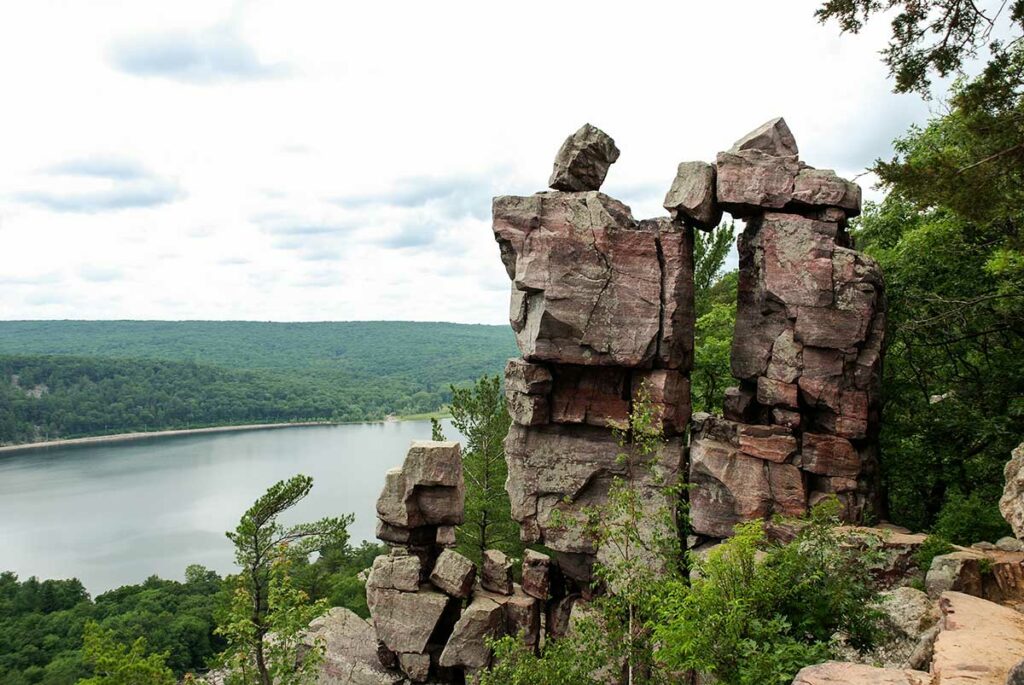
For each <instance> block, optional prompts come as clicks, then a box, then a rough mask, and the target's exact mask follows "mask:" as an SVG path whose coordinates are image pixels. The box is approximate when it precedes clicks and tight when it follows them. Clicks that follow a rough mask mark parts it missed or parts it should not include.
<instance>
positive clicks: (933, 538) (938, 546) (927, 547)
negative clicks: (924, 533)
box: [914, 535, 953, 573]
mask: <svg viewBox="0 0 1024 685" xmlns="http://www.w3.org/2000/svg"><path fill="white" fill-rule="evenodd" d="M952 551H953V545H951V544H950V542H949V540H947V539H946V538H944V537H941V536H939V535H929V536H928V537H926V538H925V539H924V542H922V543H921V546H920V547H918V548H917V551H916V552H914V563H915V564H917V568H919V569H920V570H921V571H923V572H924V573H928V569H930V568H931V567H932V559H934V558H935V557H939V556H942V555H943V554H949V553H950V552H952Z"/></svg>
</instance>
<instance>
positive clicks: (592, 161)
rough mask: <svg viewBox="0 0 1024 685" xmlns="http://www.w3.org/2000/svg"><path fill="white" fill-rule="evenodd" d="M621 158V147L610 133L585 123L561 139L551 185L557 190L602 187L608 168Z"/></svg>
mask: <svg viewBox="0 0 1024 685" xmlns="http://www.w3.org/2000/svg"><path fill="white" fill-rule="evenodd" d="M618 158H619V149H618V148H617V147H615V141H614V140H612V139H611V137H610V136H609V135H608V134H607V133H605V132H604V131H602V130H601V129H599V128H597V127H596V126H591V125H590V124H583V126H582V127H580V129H579V130H578V131H576V133H573V134H572V135H571V136H569V137H568V138H566V139H565V142H564V143H562V147H561V149H560V150H559V151H558V155H557V156H556V157H555V167H554V169H553V170H552V172H551V178H550V179H549V180H548V185H549V186H550V187H552V188H554V189H555V190H568V191H585V190H600V188H601V184H602V183H604V179H605V176H607V175H608V168H609V167H610V166H611V165H612V164H614V163H615V160H617V159H618Z"/></svg>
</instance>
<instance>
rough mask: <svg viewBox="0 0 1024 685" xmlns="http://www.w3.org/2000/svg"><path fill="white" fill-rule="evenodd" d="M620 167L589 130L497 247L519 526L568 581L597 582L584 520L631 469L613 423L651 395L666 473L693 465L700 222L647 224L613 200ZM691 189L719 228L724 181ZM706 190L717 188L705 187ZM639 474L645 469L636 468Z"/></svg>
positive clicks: (505, 219) (689, 195) (709, 179)
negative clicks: (506, 287) (689, 454)
mask: <svg viewBox="0 0 1024 685" xmlns="http://www.w3.org/2000/svg"><path fill="white" fill-rule="evenodd" d="M617 157H618V149H617V148H616V147H615V143H614V142H613V141H612V139H611V138H609V137H608V136H607V135H606V134H605V133H603V132H602V131H600V130H599V129H596V128H594V127H593V126H590V125H589V124H588V125H585V126H584V127H583V128H581V129H580V130H579V131H577V132H576V133H575V134H573V135H572V136H570V137H569V138H568V139H567V140H566V142H565V144H564V145H563V146H562V149H561V150H560V151H559V154H558V157H557V158H556V160H555V164H554V172H553V173H552V177H551V186H552V188H555V189H556V190H555V191H554V192H540V193H537V194H535V195H530V196H525V197H519V196H505V197H497V198H495V199H494V203H493V217H494V223H493V230H494V236H495V238H496V240H497V241H498V244H499V246H500V249H501V258H502V261H503V263H504V265H505V269H506V271H507V273H508V277H509V279H511V281H512V296H511V307H510V315H509V319H510V322H511V325H512V328H513V330H514V331H515V334H516V341H517V343H518V346H519V349H520V351H521V353H522V357H521V358H517V359H512V360H510V361H509V363H508V365H507V367H506V369H505V388H506V393H507V396H508V406H509V410H510V413H511V415H512V419H513V425H512V427H511V429H510V430H509V433H508V437H507V439H506V442H505V453H506V458H507V461H508V469H509V477H508V483H507V489H508V492H509V495H510V498H511V503H512V516H513V518H515V519H516V520H517V521H518V522H519V523H520V526H521V532H522V539H523V540H524V541H525V542H528V543H540V544H543V545H546V546H547V547H548V548H550V549H551V550H553V551H554V552H555V553H556V556H557V560H558V562H559V565H560V567H561V568H562V570H563V572H564V573H565V574H566V575H567V576H569V577H570V578H572V579H574V580H576V581H579V582H581V583H586V582H587V581H588V580H589V578H590V570H591V567H592V565H593V562H594V561H595V560H596V559H597V556H598V550H597V549H596V548H595V546H594V544H593V541H592V540H590V539H588V537H587V536H586V535H584V534H583V533H582V532H581V530H580V529H581V526H578V525H577V526H574V525H566V522H568V521H571V520H573V519H577V520H578V519H579V517H580V516H581V515H582V512H583V510H584V509H585V508H586V507H590V506H593V505H598V504H601V503H602V502H604V500H605V498H606V496H607V492H608V489H609V486H610V484H611V482H612V480H613V478H615V477H617V476H624V475H626V472H627V469H628V468H629V466H628V465H626V464H624V463H622V461H621V460H619V459H618V458H617V457H618V455H619V454H620V453H621V452H622V451H623V450H622V448H621V447H620V446H619V444H618V443H617V441H616V438H615V435H614V434H613V432H612V426H613V425H615V424H623V423H624V422H626V420H627V418H628V415H629V411H630V407H631V404H632V402H633V400H634V398H635V397H636V396H637V395H638V393H639V392H640V391H641V390H640V389H641V387H643V388H646V392H647V394H648V395H650V397H651V399H652V401H653V402H654V404H655V406H656V408H657V409H658V411H659V414H660V420H661V423H662V426H663V428H664V430H665V434H666V435H667V436H668V437H669V440H668V443H667V445H666V447H665V449H664V450H663V451H662V454H660V455H659V458H658V462H659V468H660V469H661V471H662V473H661V476H662V477H663V478H664V479H665V481H666V482H668V483H672V482H674V481H675V480H676V479H677V478H678V477H679V475H680V472H681V470H682V465H683V453H684V445H683V438H682V434H683V433H684V431H685V430H686V427H687V424H688V421H689V418H690V368H691V365H692V359H693V233H692V226H693V225H694V224H693V223H692V222H687V221H686V220H685V212H684V211H683V210H680V212H679V214H678V216H679V218H677V219H675V220H673V219H669V218H664V219H652V220H646V221H637V220H636V219H634V218H633V216H632V214H631V213H630V209H629V207H627V206H626V205H624V204H622V203H621V202H619V201H618V200H615V199H614V198H611V197H609V196H607V195H605V194H603V193H601V192H600V191H599V189H600V185H601V183H602V182H603V180H604V177H605V174H606V173H607V170H608V167H609V165H610V164H611V163H612V162H614V161H615V159H616V158H617ZM700 171H701V172H704V175H703V177H702V178H703V181H702V180H701V178H696V179H693V180H692V182H688V183H684V184H681V185H680V187H679V188H678V189H677V192H676V196H677V199H678V202H679V204H680V205H687V206H689V205H693V206H695V207H701V209H702V210H704V211H703V213H701V215H700V216H701V219H702V220H703V221H705V222H706V221H709V220H711V219H713V217H712V216H710V215H711V214H713V212H714V209H713V208H711V209H710V210H708V209H707V207H706V205H707V198H708V197H709V195H710V196H711V198H712V200H713V170H712V172H711V173H710V174H709V173H706V172H707V170H706V169H701V170H700ZM702 182H703V184H704V186H701V183H702ZM633 466H637V465H635V464H634V465H633ZM633 472H634V474H637V479H636V481H635V482H634V485H635V487H638V488H640V489H642V490H643V491H644V492H645V494H646V495H649V496H646V497H645V500H646V501H648V502H650V503H651V505H652V507H655V506H659V507H660V505H661V504H663V503H664V502H665V500H664V498H660V493H661V486H660V485H659V484H658V483H657V480H658V479H656V478H653V477H652V476H650V475H649V473H648V470H647V469H643V468H636V469H634V470H633Z"/></svg>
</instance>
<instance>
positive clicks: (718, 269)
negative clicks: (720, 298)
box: [693, 221, 736, 318]
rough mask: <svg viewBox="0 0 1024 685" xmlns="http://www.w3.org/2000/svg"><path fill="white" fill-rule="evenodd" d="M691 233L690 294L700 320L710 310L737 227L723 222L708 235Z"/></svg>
mask: <svg viewBox="0 0 1024 685" xmlns="http://www.w3.org/2000/svg"><path fill="white" fill-rule="evenodd" d="M694 233H695V235H694V238H693V293H694V303H695V310H696V314H697V318H700V317H701V316H703V315H704V314H706V313H707V311H708V310H709V309H710V308H711V305H712V300H713V299H714V295H715V291H714V286H715V284H716V283H718V282H719V281H720V280H721V279H722V267H723V266H725V259H726V257H728V256H729V250H731V249H732V246H733V242H734V240H735V237H736V224H735V223H734V222H732V221H730V222H728V223H726V222H724V221H723V222H722V223H721V224H719V225H718V226H716V227H715V228H714V229H712V230H711V231H695V232H694ZM733 299H735V298H733Z"/></svg>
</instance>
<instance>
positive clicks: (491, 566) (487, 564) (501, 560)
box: [480, 549, 512, 595]
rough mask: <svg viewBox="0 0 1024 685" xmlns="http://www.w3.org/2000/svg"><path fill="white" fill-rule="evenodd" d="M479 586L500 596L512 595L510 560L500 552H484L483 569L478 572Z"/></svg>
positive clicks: (494, 550)
mask: <svg viewBox="0 0 1024 685" xmlns="http://www.w3.org/2000/svg"><path fill="white" fill-rule="evenodd" d="M480 584H481V585H482V586H483V588H484V589H485V590H490V591H491V592H496V593H498V594H500V595H510V594H512V560H511V559H509V558H508V556H507V555H506V554H505V553H504V552H502V551H499V550H496V549H489V550H487V551H485V552H484V558H483V568H482V569H481V572H480Z"/></svg>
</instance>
